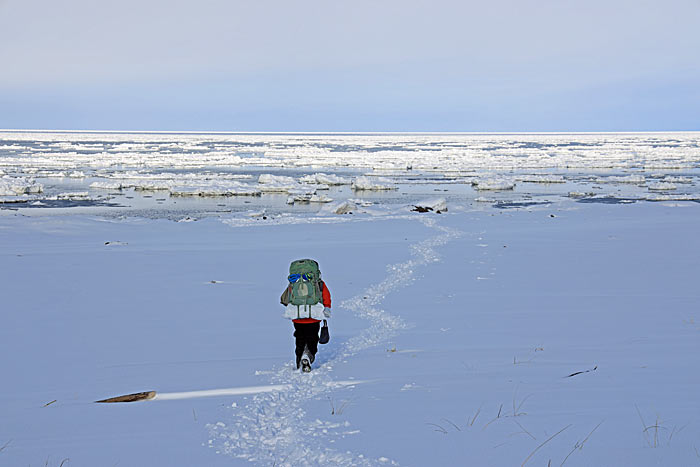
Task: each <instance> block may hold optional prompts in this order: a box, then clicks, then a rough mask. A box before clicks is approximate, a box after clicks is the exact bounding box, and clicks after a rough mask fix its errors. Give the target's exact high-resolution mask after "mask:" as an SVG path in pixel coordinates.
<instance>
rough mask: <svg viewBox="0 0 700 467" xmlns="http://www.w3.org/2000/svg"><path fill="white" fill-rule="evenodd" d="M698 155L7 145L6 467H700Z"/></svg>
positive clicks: (635, 141) (414, 141)
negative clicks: (296, 328) (317, 326)
mask: <svg viewBox="0 0 700 467" xmlns="http://www.w3.org/2000/svg"><path fill="white" fill-rule="evenodd" d="M699 141H700V135H699V134H697V133H695V134H693V133H688V134H668V135H659V134H647V135H362V136H354V135H142V134H139V135H123V134H61V133H55V134H51V133H2V134H0V171H1V172H0V177H2V178H0V199H2V201H0V208H1V209H0V245H2V248H1V249H0V284H2V289H1V290H2V304H3V310H4V313H3V316H4V317H5V321H4V323H3V325H2V326H1V327H0V351H1V354H2V355H3V357H2V363H0V370H1V372H2V376H3V384H2V386H1V387H0V414H2V420H3V421H2V423H1V424H0V465H46V464H48V465H56V466H58V465H60V464H61V463H62V462H63V461H64V459H70V460H68V461H65V463H64V466H70V465H168V466H170V465H211V466H216V465H250V464H253V465H278V466H279V465H289V466H297V465H348V466H351V465H413V466H424V465H494V466H501V465H523V464H524V465H548V464H549V463H550V461H551V465H567V466H569V465H571V466H575V465H596V466H597V465H629V466H640V465H643V466H647V465H696V464H697V463H698V462H700V458H699V457H700V422H698V419H699V418H700V405H699V404H698V403H697V401H696V399H697V396H696V394H698V393H700V376H699V375H698V374H697V373H696V372H695V369H696V368H697V367H698V364H700V356H699V355H700V353H699V351H700V345H699V339H700V316H698V312H699V311H700V290H698V288H697V285H696V283H697V277H698V275H699V273H700V264H699V262H698V261H699V259H700V244H699V243H698V242H697V240H696V237H697V232H698V231H700V203H698V202H697V201H696V200H697V199H698V194H699V193H698V192H699V191H700V190H699V189H698V176H699V172H698V170H699V167H700V149H699V146H698V142H699ZM168 148H169V149H168ZM436 148H437V149H436ZM336 152H337V153H339V154H335V153H336ZM237 158H238V159H237ZM234 161H243V162H240V163H238V164H236V163H234ZM407 169H408V170H407ZM58 172H62V173H63V174H64V177H60V176H56V175H57V174H58ZM71 174H72V175H71ZM99 183H105V184H106V183H115V184H119V187H117V186H116V185H112V186H110V187H107V186H104V187H101V186H100V185H99ZM95 184H97V185H95ZM147 184H152V185H151V186H150V187H149V186H147ZM156 185H158V186H156ZM479 185H481V188H479ZM39 186H40V187H41V189H39V188H38V187H39ZM360 186H361V187H362V188H361V189H358V187H360ZM484 187H489V188H487V189H485V188H484ZM104 188H108V189H104ZM387 188H389V189H387ZM2 190H4V191H2ZM178 190H182V191H189V192H190V193H196V194H197V196H182V193H178ZM234 191H235V193H234ZM86 192H87V193H86ZM237 195H240V196H237ZM311 196H325V197H327V198H332V199H333V201H331V202H327V203H316V202H309V201H310V198H311ZM290 198H291V200H292V202H291V203H289V199H290ZM417 207H422V209H417ZM427 208H430V209H427ZM445 208H446V209H445ZM418 211H427V212H418ZM437 211H440V214H438V213H437ZM174 221H181V222H174ZM182 221H189V222H182ZM300 257H313V258H315V259H317V260H318V261H319V262H320V264H321V270H322V272H323V277H324V279H325V280H326V282H327V284H328V286H329V288H330V290H331V293H332V295H333V317H332V319H331V320H330V323H329V324H330V330H331V342H330V343H329V344H327V345H325V346H320V352H319V355H318V358H317V363H316V368H315V370H314V372H312V373H311V374H299V373H298V372H296V371H293V370H292V361H293V338H292V335H291V334H292V327H291V324H290V323H288V322H287V321H285V320H284V319H283V318H282V317H281V314H282V307H281V306H280V305H279V295H280V293H281V292H282V290H283V288H284V287H285V281H286V272H287V268H288V265H289V262H290V261H291V260H293V259H297V258H300ZM150 390H154V391H156V392H157V395H156V398H155V399H154V400H150V401H144V402H136V403H127V404H95V403H94V402H93V401H96V400H99V399H104V398H106V397H111V396H117V395H122V394H129V393H135V392H141V391H150Z"/></svg>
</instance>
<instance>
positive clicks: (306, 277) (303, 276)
mask: <svg viewBox="0 0 700 467" xmlns="http://www.w3.org/2000/svg"><path fill="white" fill-rule="evenodd" d="M313 277H314V276H313V275H311V274H308V273H304V274H290V275H289V277H287V279H289V282H290V283H292V284H293V283H295V282H296V281H298V280H299V279H301V280H303V281H304V282H309V281H310V280H312V279H313Z"/></svg>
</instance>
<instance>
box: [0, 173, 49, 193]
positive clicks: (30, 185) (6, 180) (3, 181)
mask: <svg viewBox="0 0 700 467" xmlns="http://www.w3.org/2000/svg"><path fill="white" fill-rule="evenodd" d="M43 191H44V186H43V185H42V184H41V183H37V182H36V181H35V180H33V179H28V178H24V177H10V176H9V175H3V176H2V177H0V196H17V195H25V194H26V195H29V194H35V193H41V192H43Z"/></svg>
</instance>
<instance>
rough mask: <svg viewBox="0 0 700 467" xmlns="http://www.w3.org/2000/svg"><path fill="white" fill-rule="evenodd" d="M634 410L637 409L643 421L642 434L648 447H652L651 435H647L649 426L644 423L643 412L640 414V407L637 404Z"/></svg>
mask: <svg viewBox="0 0 700 467" xmlns="http://www.w3.org/2000/svg"><path fill="white" fill-rule="evenodd" d="M634 408H635V409H637V413H638V414H639V419H640V420H641V421H642V430H643V431H642V433H644V439H645V440H646V442H647V445H648V446H649V447H651V441H650V440H649V434H648V433H647V424H646V423H644V418H643V417H642V412H640V410H639V407H638V406H637V404H634Z"/></svg>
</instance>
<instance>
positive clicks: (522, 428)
mask: <svg viewBox="0 0 700 467" xmlns="http://www.w3.org/2000/svg"><path fill="white" fill-rule="evenodd" d="M513 422H515V424H516V425H518V426H519V427H520V429H521V430H523V432H525V433H526V434H527V435H528V436H530V438H532V439H534V440H535V441H537V438H535V436H534V435H533V434H532V433H530V432H529V431H527V430H526V429H525V427H524V426H522V425H521V424H520V423H519V422H518V421H517V420H516V419H513Z"/></svg>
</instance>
